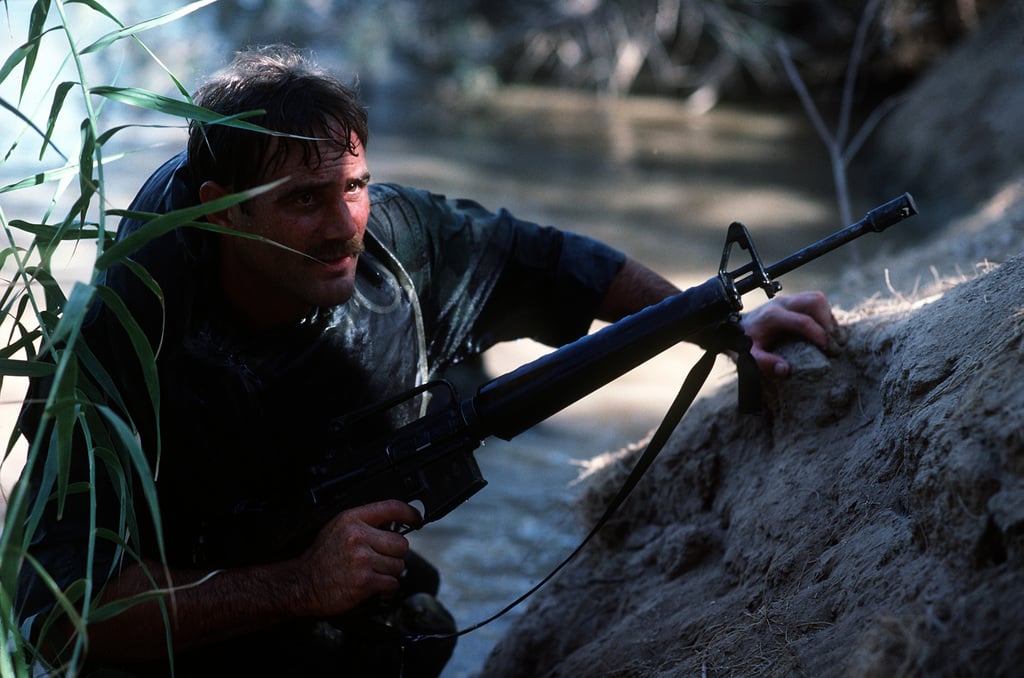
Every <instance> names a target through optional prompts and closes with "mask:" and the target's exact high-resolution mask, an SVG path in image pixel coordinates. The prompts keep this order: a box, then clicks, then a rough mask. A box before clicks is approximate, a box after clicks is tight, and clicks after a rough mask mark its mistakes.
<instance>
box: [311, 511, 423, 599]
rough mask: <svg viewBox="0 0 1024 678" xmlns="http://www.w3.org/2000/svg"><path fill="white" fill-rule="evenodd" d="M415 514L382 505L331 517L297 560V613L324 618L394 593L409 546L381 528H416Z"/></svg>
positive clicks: (416, 513) (406, 542)
mask: <svg viewBox="0 0 1024 678" xmlns="http://www.w3.org/2000/svg"><path fill="white" fill-rule="evenodd" d="M419 522H420V514H419V513H418V512H417V511H416V509H414V508H413V507H411V506H409V505H408V504H406V503H404V502H401V501H397V500H390V501H382V502H377V503H375V504H368V505H366V506H360V507H357V508H354V509H350V510H348V511H343V512H342V513H340V514H338V515H337V516H335V517H334V518H333V519H332V520H331V522H329V523H327V525H325V526H324V528H323V529H322V530H321V531H320V534H318V535H317V538H316V541H314V543H313V545H312V546H311V547H310V548H309V550H308V551H306V553H305V554H304V555H303V556H302V558H300V560H299V566H300V576H299V579H300V580H301V581H298V582H295V583H296V584H298V585H299V586H300V587H301V588H302V589H303V590H302V591H301V596H300V597H299V599H298V602H299V604H300V606H301V608H302V610H301V611H302V613H303V614H304V615H308V616H314V617H329V616H333V615H337V614H341V613H344V612H347V611H349V610H351V609H352V608H354V607H355V606H356V605H358V604H359V603H361V602H363V601H364V600H366V599H368V598H370V597H372V596H374V595H377V594H381V593H391V592H393V591H395V590H396V589H397V588H398V576H399V575H400V574H402V571H403V570H404V569H405V561H404V560H403V559H404V557H405V555H406V554H407V553H408V552H409V541H408V540H407V539H406V538H405V537H403V536H402V535H400V534H398V533H396V532H392V531H389V530H386V529H382V526H385V525H389V524H395V523H398V524H401V525H418V524H419Z"/></svg>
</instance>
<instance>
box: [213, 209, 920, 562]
mask: <svg viewBox="0 0 1024 678" xmlns="http://www.w3.org/2000/svg"><path fill="white" fill-rule="evenodd" d="M915 214H917V208H916V206H915V204H914V201H913V198H912V197H911V196H910V195H909V194H906V193H905V194H903V195H902V196H900V197H898V198H896V199H894V200H891V201H889V202H887V203H885V204H883V205H881V206H879V207H876V208H875V209H873V210H871V211H870V212H868V213H867V215H865V216H864V218H863V219H861V220H860V221H858V222H856V223H854V224H852V225H850V226H847V227H846V228H844V229H841V230H839V231H837V232H835V233H833V234H832V235H830V236H828V237H826V238H824V239H822V240H820V241H818V242H816V243H814V244H812V245H810V246H808V247H806V248H804V249H802V250H800V251H798V252H796V253H794V254H792V255H790V256H788V257H786V258H785V259H783V260H781V261H779V262H777V263H775V264H772V265H771V266H767V267H766V266H764V265H763V264H762V262H761V259H760V257H759V256H758V254H757V250H756V249H755V247H754V243H753V241H752V240H751V238H750V234H749V233H748V232H747V229H746V228H745V227H744V226H743V225H742V224H740V223H733V224H731V225H730V226H729V229H728V232H727V235H726V242H725V248H724V250H723V253H722V259H721V264H720V266H719V269H718V273H717V274H716V275H715V276H714V277H712V278H710V279H708V280H707V281H706V282H704V283H703V284H701V285H697V286H695V287H692V288H690V289H687V290H685V291H683V292H680V293H679V294H676V295H675V296H672V297H670V298H668V299H665V300H664V301H662V302H660V303H658V304H655V305H652V306H650V307H648V308H646V309H644V310H642V311H640V312H638V313H636V314H633V315H631V316H628V317H626V318H623V319H622V320H619V321H618V322H615V323H613V324H611V325H608V326H607V327H605V328H603V329H601V330H599V331H597V332H594V333H592V334H589V335H587V336H585V337H583V338H581V339H579V340H577V341H575V342H573V343H570V344H567V345H565V346H563V347H561V348H559V349H557V350H555V351H553V352H551V353H549V354H547V355H545V356H542V357H541V358H539V359H537V360H535V361H533V362H530V363H528V364H526V365H523V366H522V367H520V368H518V369H516V370H514V371H512V372H509V373H508V374H505V375H502V376H500V377H497V378H496V379H493V380H492V381H489V382H487V383H485V384H484V385H482V386H480V387H479V389H478V390H477V392H476V394H475V395H473V396H471V397H468V398H464V399H461V398H459V396H458V394H457V393H456V391H455V389H454V387H453V386H452V385H451V384H450V383H448V382H446V381H432V382H429V383H427V384H424V385H422V386H419V387H417V388H415V389H413V390H411V391H408V392H405V393H403V394H401V395H398V396H396V397H394V398H391V399H389V400H387V401H384V402H382V403H378V404H375V405H372V406H370V407H368V408H364V409H361V410H358V411H355V412H352V413H348V414H345V415H342V416H339V417H338V418H336V419H335V420H334V421H333V422H331V427H332V435H331V440H332V441H333V444H332V446H331V447H332V449H330V450H328V453H327V454H326V455H325V462H324V463H323V465H322V466H319V467H317V468H316V469H312V470H311V474H310V483H309V486H308V487H305V488H303V489H302V491H299V492H295V493H293V494H290V495H287V496H279V497H275V498H274V499H271V500H266V501H257V502H245V504H246V505H247V508H245V509H242V510H240V511H239V512H238V515H235V516H229V517H226V518H227V519H226V520H225V522H224V527H223V529H216V530H213V532H215V533H216V534H210V533H207V535H206V537H207V538H205V539H203V541H204V542H206V547H207V548H211V547H212V551H214V552H216V553H221V554H224V553H228V554H230V553H231V552H232V551H233V548H232V546H231V544H232V543H234V544H235V545H238V546H239V547H240V550H241V551H247V550H248V549H251V548H252V542H251V541H249V539H248V538H247V537H246V535H251V536H255V534H258V535H259V536H258V537H255V540H256V541H258V542H260V543H262V544H263V546H264V547H265V548H267V549H268V551H277V552H280V550H281V549H284V550H288V549H289V545H291V546H293V547H297V546H298V545H299V544H301V543H306V542H308V540H309V539H311V538H312V536H313V535H315V534H316V532H317V531H318V530H319V529H320V528H321V527H322V526H323V525H324V524H326V523H327V522H328V521H329V520H330V519H331V518H332V517H333V516H334V515H336V514H337V513H339V512H341V511H343V510H345V509H348V508H353V507H355V506H361V505H364V504H368V503H372V502H375V501H381V500H384V499H400V500H403V501H405V502H407V503H410V504H413V505H416V506H417V507H418V508H419V509H420V511H421V513H422V515H423V523H422V524H424V525H425V524H427V523H430V522H433V521H436V520H439V519H441V518H443V517H444V516H445V515H447V514H448V513H449V512H450V511H452V510H453V509H455V508H456V507H457V506H459V505H460V504H462V503H463V502H465V501H466V500H467V499H469V498H470V497H471V496H472V495H474V494H475V493H477V492H478V491H479V490H481V489H482V488H483V487H484V486H485V485H486V484H487V481H486V480H484V478H483V475H482V474H481V472H480V468H479V466H478V465H477V461H476V458H475V456H474V452H475V450H476V449H477V448H478V447H479V446H480V444H481V443H482V442H483V441H484V440H485V439H486V438H488V437H490V436H495V437H498V438H501V439H504V440H511V439H512V438H514V437H515V436H516V435H518V434H520V433H522V432H523V431H525V430H527V429H529V428H530V427H532V426H534V425H535V424H538V423H539V422H541V421H543V420H544V419H547V418H548V417H550V416H552V415H553V414H555V413H557V412H559V411H560V410H562V409H564V408H565V407H567V406H568V405H571V404H572V403H574V402H576V401H577V400H579V399H580V398H582V397H584V396H586V395H588V394H590V393H591V392H593V391H595V390H597V389H598V388H600V387H602V386H604V385H605V384H607V383H609V382H611V381H612V380H614V379H616V378H618V377H619V376H621V375H623V374H625V373H626V372H628V371H630V370H632V369H633V368H634V367H636V366H638V365H640V364H641V363H643V362H646V361H647V360H649V359H650V358H652V357H654V356H655V355H657V354H659V353H661V352H662V351H664V350H666V349H668V348H670V347H672V346H674V345H675V344H677V343H679V342H680V341H687V340H691V341H693V340H695V339H699V338H700V337H701V335H702V333H706V332H707V331H708V330H709V328H714V327H716V326H719V325H721V324H722V323H724V322H726V321H728V320H729V319H730V318H734V317H735V315H736V314H737V313H738V312H739V311H740V310H741V309H742V306H743V304H742V297H743V295H744V294H747V293H749V292H751V291H753V290H754V289H756V288H760V289H762V290H764V292H765V293H766V294H767V295H768V297H772V296H774V295H775V294H776V293H777V292H778V291H779V290H780V289H781V285H780V283H778V282H777V280H776V278H778V277H779V276H781V275H783V274H785V273H788V272H790V271H792V270H794V269H796V268H799V267H801V266H803V265H805V264H807V263H809V262H810V261H813V260H814V259H817V258H818V257H820V256H822V255H824V254H826V253H828V252H831V251H832V250H834V249H836V248H838V247H841V246H843V245H845V244H847V243H849V242H851V241H852V240H855V239H856V238H859V237H860V236H862V235H864V234H866V233H869V232H881V231H883V230H885V229H886V228H888V227H889V226H892V225H893V224H896V223H898V222H900V221H902V220H903V219H906V218H908V217H910V216H913V215H915ZM735 246H739V247H740V248H741V249H743V250H746V252H747V253H748V259H749V260H748V261H747V262H746V263H744V264H743V265H742V266H739V267H738V268H735V269H732V270H730V269H729V259H730V255H731V253H732V251H733V248H734V247H735ZM709 369H710V368H709ZM698 388H699V386H698ZM425 393H429V394H431V396H432V398H431V400H432V405H433V407H432V409H431V411H430V412H429V413H428V414H426V415H424V416H422V417H420V418H419V419H416V420H415V421H413V422H411V423H409V424H407V425H405V426H402V427H400V428H398V429H397V430H394V431H392V432H390V433H387V434H386V435H382V436H381V437H379V438H377V439H373V438H370V439H369V441H368V442H367V441H366V440H365V435H364V432H362V431H361V429H365V428H366V427H365V426H363V427H360V424H361V423H365V421H366V420H367V419H369V418H371V417H373V416H374V415H379V414H380V413H381V412H385V411H387V410H389V409H391V408H393V407H396V406H398V405H400V404H402V403H404V402H406V401H408V400H409V399H412V398H418V397H421V396H422V395H423V394H425ZM684 409H685V408H684ZM680 416H681V415H680ZM357 432H359V435H357ZM243 513H244V514H247V515H246V516H242V515H241V514H243ZM232 518H234V519H237V520H233V519H232ZM232 523H233V524H234V527H229V525H231V524H232ZM240 523H245V524H248V525H249V526H250V527H251V528H255V530H256V531H255V532H253V531H250V529H242V530H239V529H238V527H239V524H240ZM210 537H213V538H210ZM242 540H244V541H248V542H249V543H248V544H246V545H245V546H242V544H241V543H240V542H241V541H242ZM227 559H228V560H230V559H231V558H230V556H229V557H228V558H227ZM213 560H214V561H218V560H222V559H221V558H216V557H215V558H213Z"/></svg>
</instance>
